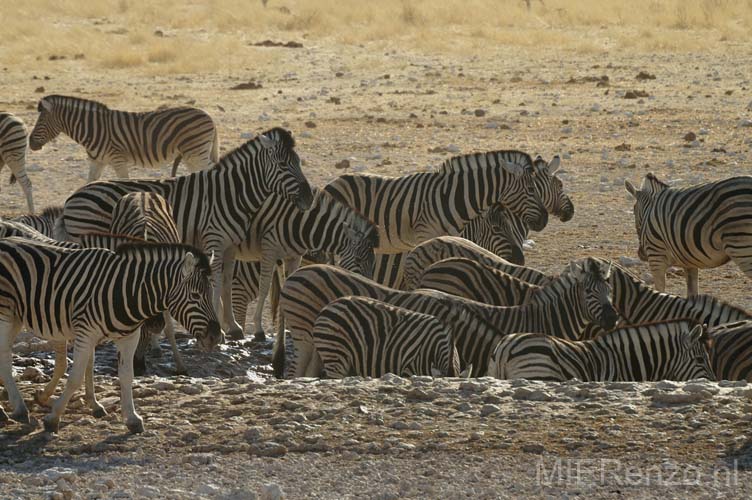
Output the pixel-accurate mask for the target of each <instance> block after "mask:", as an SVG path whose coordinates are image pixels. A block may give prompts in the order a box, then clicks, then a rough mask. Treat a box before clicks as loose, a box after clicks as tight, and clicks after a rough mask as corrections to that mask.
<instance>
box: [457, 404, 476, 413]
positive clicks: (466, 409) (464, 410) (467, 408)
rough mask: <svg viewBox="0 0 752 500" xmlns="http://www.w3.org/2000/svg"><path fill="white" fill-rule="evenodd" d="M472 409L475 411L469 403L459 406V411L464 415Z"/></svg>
mask: <svg viewBox="0 0 752 500" xmlns="http://www.w3.org/2000/svg"><path fill="white" fill-rule="evenodd" d="M472 409H473V405H471V404H470V403H468V402H464V403H460V404H458V405H457V411H460V412H462V413H467V412H469V411H470V410H472Z"/></svg>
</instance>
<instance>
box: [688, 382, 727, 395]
mask: <svg viewBox="0 0 752 500" xmlns="http://www.w3.org/2000/svg"><path fill="white" fill-rule="evenodd" d="M701 391H707V392H709V393H710V394H718V393H719V392H721V390H720V389H719V388H718V387H715V385H713V384H711V383H701V382H687V383H686V384H684V392H701Z"/></svg>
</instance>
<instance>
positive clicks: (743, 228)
mask: <svg viewBox="0 0 752 500" xmlns="http://www.w3.org/2000/svg"><path fill="white" fill-rule="evenodd" d="M624 184H625V187H626V189H627V192H628V193H629V194H630V195H632V197H634V199H635V204H634V217H635V228H636V230H637V237H638V240H639V248H638V252H637V253H638V255H639V257H640V259H641V260H644V261H647V263H648V266H649V267H650V272H651V273H652V275H653V280H654V282H655V288H656V289H657V290H658V291H661V292H663V291H664V290H665V289H666V270H667V269H668V268H669V267H670V266H679V267H682V268H684V270H685V271H686V279H687V295H689V296H691V295H697V293H698V288H699V287H698V281H699V276H698V272H699V269H707V268H713V267H718V266H721V265H723V264H725V263H726V262H728V261H729V260H732V261H734V263H736V265H737V266H739V269H741V271H742V272H743V273H744V274H746V275H747V276H748V277H750V278H752V211H751V210H750V206H751V205H752V176H743V177H731V178H729V179H724V180H720V181H715V182H707V183H704V184H698V185H696V186H690V187H685V188H672V187H669V186H668V184H666V183H664V182H661V181H660V180H658V178H657V177H656V176H655V175H653V174H652V173H650V174H647V176H645V178H644V179H643V181H642V185H641V186H640V188H639V189H637V188H635V187H634V186H633V185H632V183H631V182H629V181H624Z"/></svg>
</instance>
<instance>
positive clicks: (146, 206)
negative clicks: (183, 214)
mask: <svg viewBox="0 0 752 500" xmlns="http://www.w3.org/2000/svg"><path fill="white" fill-rule="evenodd" d="M110 233H112V234H122V235H130V236H135V237H138V238H142V239H144V240H147V241H154V242H158V243H179V242H180V235H179V234H178V228H177V226H176V225H175V219H174V218H173V216H172V208H170V205H169V204H168V203H167V200H165V199H164V198H163V197H162V196H160V195H158V194H156V193H149V192H141V193H129V194H127V195H125V196H123V197H122V198H120V200H119V201H118V202H117V204H116V205H115V209H114V210H113V211H112V222H111V223H110Z"/></svg>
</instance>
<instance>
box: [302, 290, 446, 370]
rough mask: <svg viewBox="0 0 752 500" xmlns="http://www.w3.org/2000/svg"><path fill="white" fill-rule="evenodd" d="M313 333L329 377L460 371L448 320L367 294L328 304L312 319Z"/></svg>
mask: <svg viewBox="0 0 752 500" xmlns="http://www.w3.org/2000/svg"><path fill="white" fill-rule="evenodd" d="M312 337H313V344H314V346H315V348H316V352H317V353H318V354H319V356H320V357H321V361H322V365H323V371H324V374H325V375H326V377H328V378H344V377H347V376H352V375H355V376H360V377H381V376H382V375H384V374H386V373H394V374H396V375H399V376H402V377H408V376H411V375H432V376H435V377H457V376H459V375H460V362H459V357H458V355H457V349H456V347H455V344H454V338H453V334H452V328H451V327H450V326H449V325H446V324H445V323H443V322H441V321H439V320H438V319H437V318H436V317H434V316H431V315H428V314H421V313H417V312H415V311H410V310H407V309H403V308H401V307H395V306H392V305H390V304H386V303H384V302H379V301H377V300H373V299H369V298H366V297H343V298H341V299H337V300H335V301H334V302H331V303H330V304H328V305H327V306H326V307H324V308H323V309H322V310H321V313H319V315H318V317H317V318H316V322H315V323H314V325H313V331H312Z"/></svg>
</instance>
